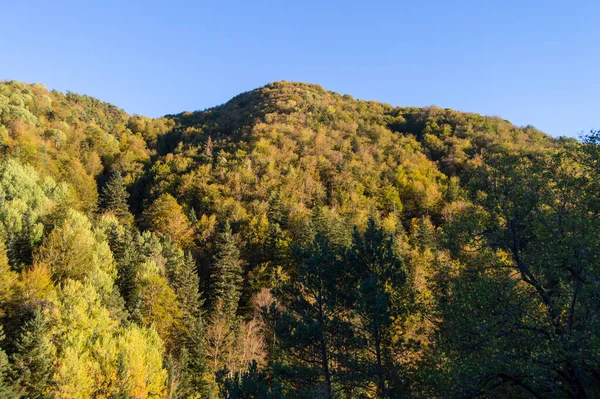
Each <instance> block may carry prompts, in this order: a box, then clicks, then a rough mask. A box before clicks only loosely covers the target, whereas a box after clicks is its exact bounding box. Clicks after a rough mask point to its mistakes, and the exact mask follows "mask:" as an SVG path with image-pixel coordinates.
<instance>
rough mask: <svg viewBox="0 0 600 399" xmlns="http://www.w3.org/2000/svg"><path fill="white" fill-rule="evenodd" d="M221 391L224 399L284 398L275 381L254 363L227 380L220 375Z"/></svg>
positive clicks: (222, 374)
mask: <svg viewBox="0 0 600 399" xmlns="http://www.w3.org/2000/svg"><path fill="white" fill-rule="evenodd" d="M219 377H220V384H221V391H222V392H223V394H224V397H225V398H226V399H259V398H261V399H263V398H264V399H283V398H284V397H285V396H284V395H283V393H282V391H281V386H280V385H279V384H278V382H277V381H274V380H273V378H272V377H271V376H270V375H269V374H268V373H267V372H266V371H263V370H260V369H259V368H258V364H257V363H256V362H255V361H254V362H252V364H251V365H250V368H249V369H248V371H246V372H244V373H235V375H234V376H233V377H231V378H227V377H226V376H225V375H224V373H220V375H219Z"/></svg>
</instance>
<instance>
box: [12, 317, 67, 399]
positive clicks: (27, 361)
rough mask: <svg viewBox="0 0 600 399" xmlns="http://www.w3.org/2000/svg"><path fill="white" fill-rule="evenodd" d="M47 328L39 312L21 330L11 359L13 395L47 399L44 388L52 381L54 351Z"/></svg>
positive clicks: (47, 392)
mask: <svg viewBox="0 0 600 399" xmlns="http://www.w3.org/2000/svg"><path fill="white" fill-rule="evenodd" d="M49 331H50V328H49V327H48V322H47V320H46V318H45V316H44V314H43V313H42V311H41V310H40V309H37V310H36V311H35V313H34V316H33V318H32V319H31V320H29V321H28V322H27V323H25V325H24V326H23V329H22V333H21V336H20V338H19V340H18V341H17V344H16V352H15V353H14V354H13V355H12V356H11V362H12V373H11V374H12V378H13V381H14V386H15V389H16V391H18V392H19V394H20V395H22V396H25V397H27V398H34V399H43V398H50V397H51V396H50V392H49V389H48V385H49V383H50V381H51V378H52V373H53V364H54V361H55V359H56V348H55V346H54V345H53V344H52V342H51V340H50V338H49Z"/></svg>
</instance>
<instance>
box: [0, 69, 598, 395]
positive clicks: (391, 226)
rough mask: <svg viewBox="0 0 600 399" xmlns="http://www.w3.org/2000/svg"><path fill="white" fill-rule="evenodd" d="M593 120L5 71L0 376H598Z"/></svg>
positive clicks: (274, 380)
mask: <svg viewBox="0 0 600 399" xmlns="http://www.w3.org/2000/svg"><path fill="white" fill-rule="evenodd" d="M599 142H600V133H594V132H592V133H590V135H589V136H587V137H584V138H583V139H582V140H581V141H577V140H574V139H564V138H561V139H553V138H551V137H549V136H547V135H546V134H544V133H542V132H540V131H538V130H536V129H535V128H533V127H531V126H527V127H516V126H514V125H512V124H511V123H510V122H508V121H505V120H503V119H500V118H497V117H485V116H481V115H478V114H470V113H462V112H456V111H453V110H450V109H441V108H437V107H428V108H404V107H393V106H391V105H387V104H382V103H377V102H366V101H360V100H356V99H353V98H352V97H350V96H342V95H339V94H336V93H332V92H329V91H326V90H324V89H323V88H321V87H320V86H316V85H310V84H304V83H290V82H277V83H273V84H269V85H267V86H264V87H262V88H259V89H256V90H253V91H250V92H247V93H243V94H240V95H239V96H237V97H235V98H233V99H232V100H230V101H229V102H227V103H226V104H224V105H221V106H218V107H215V108H211V109H208V110H205V111H201V112H185V113H182V114H178V115H167V116H165V117H163V118H158V119H150V118H147V117H143V116H131V115H128V114H127V113H125V112H124V111H122V110H120V109H118V108H117V107H115V106H113V105H110V104H107V103H103V102H101V101H98V100H96V99H94V98H91V97H87V96H81V95H76V94H72V93H67V94H63V93H59V92H56V91H48V90H47V89H46V88H44V87H43V86H41V85H37V84H34V85H30V84H24V83H19V82H14V81H12V82H0V398H272V399H274V398H340V399H342V398H405V397H416V398H467V397H469V398H470V397H488V398H498V397H506V398H531V397H533V398H588V397H589V398H594V397H600V388H599V387H600V259H599V258H598V254H599V253H600V220H599V216H600V198H599V194H598V193H600V147H598V143H599Z"/></svg>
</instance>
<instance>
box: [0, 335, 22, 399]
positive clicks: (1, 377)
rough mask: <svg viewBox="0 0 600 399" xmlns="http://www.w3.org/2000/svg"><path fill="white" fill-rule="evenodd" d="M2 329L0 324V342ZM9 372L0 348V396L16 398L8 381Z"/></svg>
mask: <svg viewBox="0 0 600 399" xmlns="http://www.w3.org/2000/svg"><path fill="white" fill-rule="evenodd" d="M4 338H5V337H4V331H3V329H2V325H0V344H1V343H2V341H4ZM9 372H10V364H9V363H8V356H6V353H4V351H3V350H2V348H0V398H3V399H4V398H6V399H13V398H15V399H16V398H18V395H17V393H16V392H15V391H14V390H13V388H12V385H11V384H10V382H9V381H8V378H7V377H8V374H9Z"/></svg>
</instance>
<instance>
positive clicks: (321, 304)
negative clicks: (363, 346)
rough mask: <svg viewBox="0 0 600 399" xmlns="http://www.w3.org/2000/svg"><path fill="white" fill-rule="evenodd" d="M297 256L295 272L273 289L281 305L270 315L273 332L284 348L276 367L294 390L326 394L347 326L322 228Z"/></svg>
mask: <svg viewBox="0 0 600 399" xmlns="http://www.w3.org/2000/svg"><path fill="white" fill-rule="evenodd" d="M296 259H297V270H296V275H295V276H294V278H291V279H289V280H288V281H287V282H285V283H283V284H282V285H281V286H280V287H278V288H277V290H276V296H277V299H278V300H279V303H280V304H281V305H282V309H283V311H282V312H281V314H280V315H279V316H275V318H276V319H277V321H276V323H275V333H276V335H277V340H278V342H279V345H280V348H281V349H282V351H283V353H284V354H285V356H284V358H282V360H281V361H280V362H279V364H277V369H278V370H280V372H281V376H282V378H286V379H289V380H290V383H292V384H293V385H294V387H295V390H297V391H298V392H304V393H305V394H306V395H307V396H309V397H323V398H328V399H331V398H332V397H333V394H334V393H333V392H334V386H335V385H336V384H338V382H340V381H339V379H338V377H341V374H342V370H340V369H339V368H338V365H339V364H340V359H341V358H343V357H345V356H346V354H345V353H344V346H345V345H344V340H345V339H346V338H347V336H348V333H349V332H350V329H349V326H348V324H347V323H346V321H345V320H346V319H345V317H344V315H345V314H347V312H346V307H345V301H344V293H343V292H341V290H340V289H339V287H340V286H341V280H340V279H341V278H342V277H343V274H342V273H341V271H342V269H341V268H340V266H341V264H340V262H339V259H338V256H337V255H336V253H335V252H334V251H333V250H332V249H331V247H330V245H329V242H328V241H327V240H326V239H325V237H323V236H322V235H321V234H317V235H316V237H315V239H314V241H313V243H312V245H311V246H309V247H308V248H306V249H304V250H301V251H299V252H298V253H297V254H296ZM340 379H341V378H340Z"/></svg>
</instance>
